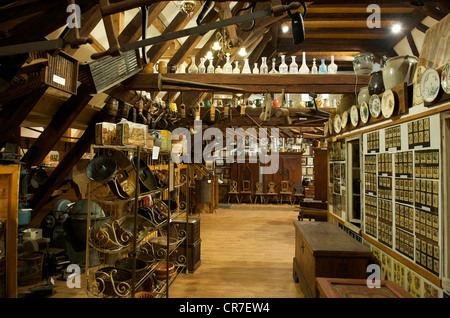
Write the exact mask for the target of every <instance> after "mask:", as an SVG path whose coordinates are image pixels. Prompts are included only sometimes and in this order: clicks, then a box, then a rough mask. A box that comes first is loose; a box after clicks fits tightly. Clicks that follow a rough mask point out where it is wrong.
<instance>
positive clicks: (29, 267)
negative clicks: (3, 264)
mask: <svg viewBox="0 0 450 318" xmlns="http://www.w3.org/2000/svg"><path fill="white" fill-rule="evenodd" d="M17 260H18V263H17V284H18V285H19V286H30V285H34V284H38V283H40V282H41V281H42V264H43V262H44V254H43V253H41V252H25V253H21V254H19V256H18V258H17Z"/></svg>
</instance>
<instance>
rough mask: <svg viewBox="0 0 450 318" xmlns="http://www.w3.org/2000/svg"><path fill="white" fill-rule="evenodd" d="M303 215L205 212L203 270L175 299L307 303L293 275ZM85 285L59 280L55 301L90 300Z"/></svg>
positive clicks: (174, 290) (269, 209)
mask: <svg viewBox="0 0 450 318" xmlns="http://www.w3.org/2000/svg"><path fill="white" fill-rule="evenodd" d="M297 215H298V211H295V208H294V206H289V205H251V204H240V205H237V204H235V205H233V208H232V209H218V210H217V213H214V214H210V213H201V215H200V218H201V226H200V236H201V239H202V243H201V266H200V267H199V268H198V269H197V271H195V272H194V273H193V274H188V275H185V274H182V275H180V276H178V278H177V280H176V281H175V282H174V284H173V285H172V287H171V289H170V291H169V297H170V298H296V297H298V298H303V297H304V294H303V293H302V291H301V290H300V286H299V284H295V283H294V280H293V276H292V259H293V257H294V248H295V240H294V233H295V232H294V226H293V223H292V222H293V221H296V220H297ZM194 217H197V215H194ZM82 276H84V275H82ZM84 281H85V280H84V278H83V279H82V288H81V289H69V288H67V287H66V286H65V283H64V282H60V281H59V282H57V285H58V288H56V289H55V290H54V292H53V295H52V296H51V297H54V298H61V297H62V298H83V297H86V294H85V292H84Z"/></svg>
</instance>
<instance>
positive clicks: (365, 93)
mask: <svg viewBox="0 0 450 318" xmlns="http://www.w3.org/2000/svg"><path fill="white" fill-rule="evenodd" d="M370 95H371V94H370V93H369V88H368V87H367V86H364V87H362V88H361V89H360V90H359V94H358V105H361V104H362V103H364V102H367V101H368V100H369V98H370ZM351 106H352V105H351Z"/></svg>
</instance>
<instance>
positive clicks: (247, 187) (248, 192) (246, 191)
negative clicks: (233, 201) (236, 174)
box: [241, 180, 253, 203]
mask: <svg viewBox="0 0 450 318" xmlns="http://www.w3.org/2000/svg"><path fill="white" fill-rule="evenodd" d="M246 196H247V198H248V200H249V202H250V203H253V199H252V189H251V181H250V180H242V190H241V202H244V198H245V197H246Z"/></svg>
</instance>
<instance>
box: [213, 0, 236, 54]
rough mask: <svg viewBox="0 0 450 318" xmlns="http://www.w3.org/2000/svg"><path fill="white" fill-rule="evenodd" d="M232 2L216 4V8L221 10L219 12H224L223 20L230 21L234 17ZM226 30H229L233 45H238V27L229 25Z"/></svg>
mask: <svg viewBox="0 0 450 318" xmlns="http://www.w3.org/2000/svg"><path fill="white" fill-rule="evenodd" d="M230 2H231V1H226V2H218V3H216V6H217V7H218V8H219V10H221V11H222V14H221V15H222V17H221V18H222V19H230V18H232V17H233V16H234V14H233V13H232V12H231V10H230ZM225 30H227V33H228V36H229V39H230V42H231V44H232V45H233V46H234V45H237V41H238V37H237V32H236V25H229V26H227V27H225Z"/></svg>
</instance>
